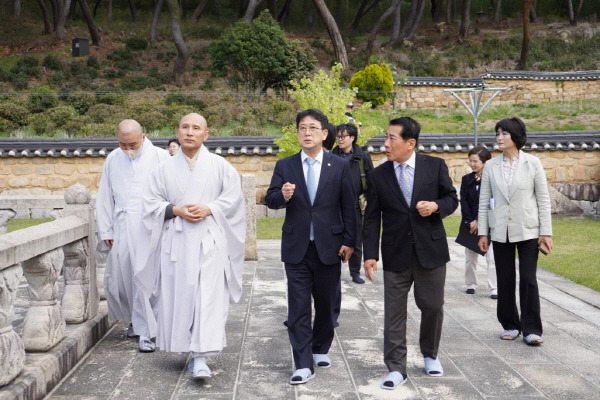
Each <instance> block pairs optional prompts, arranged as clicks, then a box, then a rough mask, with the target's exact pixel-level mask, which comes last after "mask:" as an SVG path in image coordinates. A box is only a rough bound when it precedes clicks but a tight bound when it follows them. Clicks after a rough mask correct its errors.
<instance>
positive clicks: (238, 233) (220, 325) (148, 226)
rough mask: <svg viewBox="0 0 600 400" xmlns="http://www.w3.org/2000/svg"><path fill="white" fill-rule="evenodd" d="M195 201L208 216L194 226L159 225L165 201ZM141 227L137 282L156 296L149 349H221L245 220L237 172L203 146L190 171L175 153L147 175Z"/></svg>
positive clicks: (237, 291)
mask: <svg viewBox="0 0 600 400" xmlns="http://www.w3.org/2000/svg"><path fill="white" fill-rule="evenodd" d="M198 203H202V204H206V205H207V206H208V207H210V209H211V212H212V215H210V216H208V217H207V218H205V219H204V220H202V221H199V222H196V223H191V222H187V221H185V220H183V219H182V218H181V217H174V218H171V219H168V220H166V221H165V210H166V208H167V206H168V205H169V204H173V205H175V206H180V205H184V204H198ZM143 226H144V229H145V230H146V231H147V234H148V239H147V240H146V242H147V243H148V246H147V250H148V251H149V254H148V256H147V257H144V258H145V259H146V260H147V261H144V260H142V259H140V262H143V265H142V266H141V267H140V268H139V270H138V269H137V268H136V280H137V281H138V283H139V284H140V287H141V288H142V289H143V290H144V292H145V293H146V294H147V295H149V294H151V293H154V294H155V295H158V306H157V312H158V331H157V335H156V345H157V346H158V347H159V348H160V349H162V350H165V351H171V352H188V351H189V352H193V353H200V354H204V355H212V354H215V353H217V352H219V351H221V350H222V349H223V347H225V345H226V341H225V322H226V320H227V315H228V311H229V303H230V302H231V303H236V302H238V301H239V299H240V297H241V294H242V272H243V266H244V250H245V248H244V244H245V238H246V221H245V215H244V201H243V196H242V190H241V185H240V177H239V174H238V172H237V171H236V170H235V169H234V168H233V167H232V166H231V165H230V164H229V163H228V162H227V161H226V160H225V159H223V158H221V157H220V156H217V155H215V154H211V153H210V152H209V151H208V149H207V148H206V147H205V146H202V147H201V148H200V150H199V154H198V157H197V161H196V164H195V167H194V168H193V170H192V171H190V166H189V165H188V162H187V161H186V157H185V156H184V154H183V153H182V151H181V150H179V152H177V154H175V156H173V157H172V158H171V159H169V160H167V161H165V162H163V163H162V164H160V165H159V166H158V168H156V169H155V170H154V171H153V172H152V176H151V179H150V184H149V186H148V190H147V191H146V193H145V194H144V218H143ZM153 269H154V270H155V271H158V272H157V273H153V272H151V271H152V270H153ZM153 277H156V281H154V280H153Z"/></svg>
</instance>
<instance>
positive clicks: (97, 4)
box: [94, 0, 102, 17]
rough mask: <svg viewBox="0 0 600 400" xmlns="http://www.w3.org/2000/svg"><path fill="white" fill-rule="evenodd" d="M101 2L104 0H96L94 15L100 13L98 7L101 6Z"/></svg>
mask: <svg viewBox="0 0 600 400" xmlns="http://www.w3.org/2000/svg"><path fill="white" fill-rule="evenodd" d="M100 3H102V0H96V4H94V17H96V14H98V7H100Z"/></svg>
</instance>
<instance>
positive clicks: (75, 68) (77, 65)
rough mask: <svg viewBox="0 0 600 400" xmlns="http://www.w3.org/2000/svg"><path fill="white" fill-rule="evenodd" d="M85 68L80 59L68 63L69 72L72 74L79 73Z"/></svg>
mask: <svg viewBox="0 0 600 400" xmlns="http://www.w3.org/2000/svg"><path fill="white" fill-rule="evenodd" d="M85 69H86V68H85V67H84V65H83V62H80V61H71V64H70V65H69V72H70V73H71V75H73V76H77V75H79V74H81V73H82V72H83V71H85Z"/></svg>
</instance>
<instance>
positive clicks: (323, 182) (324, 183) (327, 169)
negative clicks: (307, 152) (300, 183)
mask: <svg viewBox="0 0 600 400" xmlns="http://www.w3.org/2000/svg"><path fill="white" fill-rule="evenodd" d="M331 157H332V155H331V154H329V153H327V152H325V151H324V152H323V164H322V165H321V175H319V186H317V193H316V194H315V201H314V202H313V204H317V201H318V200H319V197H321V193H323V191H324V190H326V188H328V187H329V186H328V181H329V177H330V176H331V162H330V160H331ZM306 193H308V189H307V190H306ZM309 203H310V202H309Z"/></svg>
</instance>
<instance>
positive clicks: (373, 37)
mask: <svg viewBox="0 0 600 400" xmlns="http://www.w3.org/2000/svg"><path fill="white" fill-rule="evenodd" d="M400 3H401V1H400V0H393V1H392V4H390V6H389V7H388V9H387V10H385V11H384V12H383V14H381V16H380V17H379V19H378V20H377V22H376V23H375V25H374V26H373V29H371V33H370V34H369V38H368V39H367V48H366V51H367V54H369V55H370V54H371V53H372V51H373V44H374V43H375V40H376V39H377V32H378V31H379V28H381V25H383V23H384V22H385V20H386V19H388V18H389V17H390V16H391V15H392V14H393V13H394V12H395V11H396V8H398V7H399V4H400Z"/></svg>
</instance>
